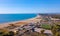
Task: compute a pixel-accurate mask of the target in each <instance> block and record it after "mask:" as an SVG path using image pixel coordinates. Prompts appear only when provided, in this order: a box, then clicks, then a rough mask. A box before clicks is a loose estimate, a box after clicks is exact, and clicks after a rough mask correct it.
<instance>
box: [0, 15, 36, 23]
mask: <svg viewBox="0 0 60 36" xmlns="http://www.w3.org/2000/svg"><path fill="white" fill-rule="evenodd" d="M35 16H36V14H0V23H7V22H12V21H19V20H25V19H29V18H33V17H35Z"/></svg>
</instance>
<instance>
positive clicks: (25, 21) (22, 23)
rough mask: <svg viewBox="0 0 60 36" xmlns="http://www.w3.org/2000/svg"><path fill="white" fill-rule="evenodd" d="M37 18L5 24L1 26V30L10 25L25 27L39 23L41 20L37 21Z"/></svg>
mask: <svg viewBox="0 0 60 36" xmlns="http://www.w3.org/2000/svg"><path fill="white" fill-rule="evenodd" d="M36 18H37V16H36V17H33V18H30V19H26V20H20V21H15V22H8V23H3V24H0V28H4V27H7V26H9V25H10V24H14V25H24V24H28V23H32V22H37V21H39V19H36Z"/></svg>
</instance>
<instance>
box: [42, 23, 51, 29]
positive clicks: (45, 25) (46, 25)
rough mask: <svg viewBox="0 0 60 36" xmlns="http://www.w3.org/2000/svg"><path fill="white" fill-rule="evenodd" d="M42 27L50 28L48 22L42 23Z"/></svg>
mask: <svg viewBox="0 0 60 36" xmlns="http://www.w3.org/2000/svg"><path fill="white" fill-rule="evenodd" d="M42 28H44V29H51V26H50V25H49V24H42Z"/></svg>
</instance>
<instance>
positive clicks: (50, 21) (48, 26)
mask: <svg viewBox="0 0 60 36" xmlns="http://www.w3.org/2000/svg"><path fill="white" fill-rule="evenodd" d="M36 19H39V21H37V22H30V23H27V24H24V25H21V26H16V25H14V24H11V26H8V27H4V29H0V36H60V19H57V18H52V17H51V16H44V15H40V14H38V16H37V18H36Z"/></svg>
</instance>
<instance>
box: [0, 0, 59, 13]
mask: <svg viewBox="0 0 60 36" xmlns="http://www.w3.org/2000/svg"><path fill="white" fill-rule="evenodd" d="M4 13H60V0H0V14H4Z"/></svg>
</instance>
